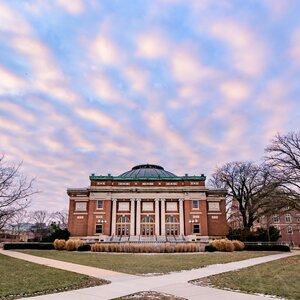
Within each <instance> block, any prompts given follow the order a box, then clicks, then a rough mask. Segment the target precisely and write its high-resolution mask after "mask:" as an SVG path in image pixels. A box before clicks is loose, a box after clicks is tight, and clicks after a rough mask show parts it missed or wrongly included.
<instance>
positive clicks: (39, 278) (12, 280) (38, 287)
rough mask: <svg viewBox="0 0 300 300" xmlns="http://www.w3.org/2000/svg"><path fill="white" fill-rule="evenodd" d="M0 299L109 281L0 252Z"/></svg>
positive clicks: (52, 291)
mask: <svg viewBox="0 0 300 300" xmlns="http://www.w3.org/2000/svg"><path fill="white" fill-rule="evenodd" d="M0 274H1V275H0V278H1V279H0V299H16V298H21V297H27V296H33V295H38V294H48V293H54V292H60V291H66V290H72V289H78V288H84V287H89V286H95V285H101V284H105V283H108V282H107V281H104V280H99V279H96V278H91V277H89V276H85V275H80V274H76V273H72V272H67V271H62V270H58V269H54V268H50V267H45V266H40V265H36V264H33V263H30V262H26V261H23V260H19V259H16V258H11V257H8V256H6V255H2V254H0Z"/></svg>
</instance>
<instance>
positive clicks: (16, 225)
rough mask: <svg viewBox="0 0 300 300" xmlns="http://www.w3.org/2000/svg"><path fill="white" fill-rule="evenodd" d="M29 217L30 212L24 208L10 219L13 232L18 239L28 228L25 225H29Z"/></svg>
mask: <svg viewBox="0 0 300 300" xmlns="http://www.w3.org/2000/svg"><path fill="white" fill-rule="evenodd" d="M29 219H30V215H29V213H28V212H27V211H26V210H25V209H23V210H19V211H17V212H15V213H14V215H13V216H12V218H11V219H10V220H9V223H10V226H11V228H12V233H13V235H14V236H15V238H16V239H19V238H20V235H21V233H22V232H23V231H25V230H26V229H27V228H26V226H25V225H27V223H28V222H29Z"/></svg>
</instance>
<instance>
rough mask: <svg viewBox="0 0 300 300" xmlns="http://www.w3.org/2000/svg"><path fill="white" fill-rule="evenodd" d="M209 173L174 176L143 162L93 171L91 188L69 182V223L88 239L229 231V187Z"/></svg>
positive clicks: (200, 236)
mask: <svg viewBox="0 0 300 300" xmlns="http://www.w3.org/2000/svg"><path fill="white" fill-rule="evenodd" d="M205 179H206V177H205V176H204V175H203V174H202V175H201V176H189V175H188V174H186V175H185V176H176V175H175V174H173V173H171V172H168V171H166V170H164V168H162V167H161V166H157V165H149V164H147V165H139V166H136V167H133V168H132V170H130V171H127V172H125V173H123V174H121V175H119V176H112V175H110V174H108V175H107V176H97V175H95V174H92V175H91V176H90V186H89V187H88V188H69V189H68V190H67V193H68V195H69V199H70V203H69V222H68V229H69V231H70V232H71V236H72V237H80V238H84V239H88V240H95V241H97V240H103V241H105V240H124V241H126V240H129V241H138V240H152V241H155V240H160V241H163V240H207V239H209V238H210V237H220V236H225V235H226V234H227V224H226V210H225V196H226V190H211V189H208V188H207V187H205Z"/></svg>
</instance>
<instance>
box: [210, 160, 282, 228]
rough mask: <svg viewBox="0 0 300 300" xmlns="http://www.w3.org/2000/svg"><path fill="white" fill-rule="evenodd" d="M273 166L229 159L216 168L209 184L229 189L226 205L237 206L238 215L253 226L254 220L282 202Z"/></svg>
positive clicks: (248, 225)
mask: <svg viewBox="0 0 300 300" xmlns="http://www.w3.org/2000/svg"><path fill="white" fill-rule="evenodd" d="M271 173H272V170H271V169H270V166H268V165H265V164H262V165H256V164H254V163H252V162H230V163H227V164H225V165H223V166H222V167H220V168H217V170H216V171H215V173H214V174H213V175H212V179H211V180H210V184H211V185H212V186H213V187H215V188H226V189H227V190H228V197H227V206H228V207H229V209H230V210H232V209H233V208H234V207H236V208H237V209H238V213H237V212H236V211H235V212H234V211H231V212H230V213H232V214H235V216H234V217H235V218H241V220H242V224H243V227H244V228H245V229H250V228H251V227H252V226H253V223H254V221H255V220H257V219H258V218H259V217H260V216H263V215H265V214H266V213H267V212H268V211H270V209H275V208H278V207H281V206H282V205H283V203H282V201H283V198H282V194H281V190H280V182H277V181H276V180H274V178H273V177H272V176H271Z"/></svg>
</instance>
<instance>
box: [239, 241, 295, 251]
mask: <svg viewBox="0 0 300 300" xmlns="http://www.w3.org/2000/svg"><path fill="white" fill-rule="evenodd" d="M244 250H247V251H284V252H289V251H291V249H290V247H289V246H288V245H279V244H274V245H272V244H247V243H245V248H244Z"/></svg>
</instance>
